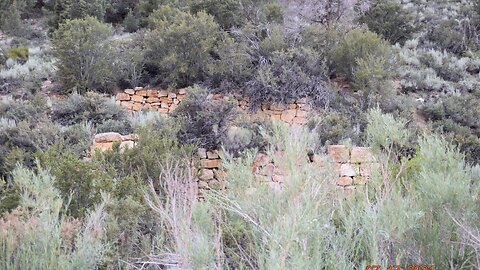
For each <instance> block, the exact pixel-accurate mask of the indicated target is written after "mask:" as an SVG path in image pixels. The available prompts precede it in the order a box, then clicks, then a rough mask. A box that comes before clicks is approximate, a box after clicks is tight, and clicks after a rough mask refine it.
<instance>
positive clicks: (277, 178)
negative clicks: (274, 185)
mask: <svg viewBox="0 0 480 270" xmlns="http://www.w3.org/2000/svg"><path fill="white" fill-rule="evenodd" d="M272 180H273V181H274V182H279V183H284V182H285V176H283V175H281V174H275V175H274V176H272Z"/></svg>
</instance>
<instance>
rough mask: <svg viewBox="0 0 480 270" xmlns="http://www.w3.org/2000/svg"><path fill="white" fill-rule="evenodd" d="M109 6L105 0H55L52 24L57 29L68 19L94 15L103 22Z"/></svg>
mask: <svg viewBox="0 0 480 270" xmlns="http://www.w3.org/2000/svg"><path fill="white" fill-rule="evenodd" d="M106 8H107V1H105V0H55V6H54V16H53V18H52V20H51V23H50V24H51V26H52V28H53V30H54V29H57V28H58V27H59V26H60V25H61V24H63V23H64V22H65V21H67V20H73V19H84V18H87V17H94V18H96V19H97V20H99V21H102V22H103V19H104V16H105V12H106Z"/></svg>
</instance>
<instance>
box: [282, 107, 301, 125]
mask: <svg viewBox="0 0 480 270" xmlns="http://www.w3.org/2000/svg"><path fill="white" fill-rule="evenodd" d="M296 113H297V112H296V110H293V109H289V110H284V111H283V112H282V116H281V117H280V119H281V120H282V121H284V122H287V123H291V122H292V120H293V118H295V115H296Z"/></svg>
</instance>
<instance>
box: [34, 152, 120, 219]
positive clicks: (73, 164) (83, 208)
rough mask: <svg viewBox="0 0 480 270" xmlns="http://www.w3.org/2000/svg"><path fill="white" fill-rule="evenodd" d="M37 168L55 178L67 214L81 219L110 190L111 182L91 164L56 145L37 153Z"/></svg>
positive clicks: (103, 172)
mask: <svg viewBox="0 0 480 270" xmlns="http://www.w3.org/2000/svg"><path fill="white" fill-rule="evenodd" d="M38 157H39V160H40V165H41V166H42V167H45V168H49V170H50V173H51V174H52V176H54V177H55V182H54V186H55V188H56V189H58V191H59V192H60V194H61V196H62V198H63V202H64V203H65V207H66V209H67V214H68V215H70V216H73V217H75V218H79V217H83V216H84V215H85V214H86V213H87V212H88V211H89V210H91V209H93V207H94V206H95V205H97V204H98V203H100V202H101V199H102V196H101V192H109V191H111V190H112V188H113V179H111V178H110V177H109V175H108V174H107V172H106V171H104V170H101V169H100V167H99V166H98V165H97V164H95V163H93V162H88V161H85V160H82V158H81V157H79V156H78V155H75V154H74V153H73V152H72V151H71V150H68V149H65V150H62V148H61V147H60V146H58V145H55V146H52V147H50V148H49V149H47V150H46V151H43V152H40V153H38Z"/></svg>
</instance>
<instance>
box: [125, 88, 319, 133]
mask: <svg viewBox="0 0 480 270" xmlns="http://www.w3.org/2000/svg"><path fill="white" fill-rule="evenodd" d="M186 94H187V93H186V91H185V89H178V90H175V91H168V90H157V89H144V88H142V87H136V88H135V89H126V90H125V91H123V92H121V93H118V94H117V95H116V102H117V104H119V105H121V106H124V107H125V108H126V109H127V110H128V111H129V112H134V111H141V110H155V111H159V112H160V113H162V114H165V115H167V114H168V113H170V112H172V111H174V110H175V109H176V108H177V107H178V105H179V104H180V103H181V102H182V100H184V99H185V97H186ZM209 98H211V99H213V100H226V101H233V102H235V103H236V104H237V106H238V108H239V109H241V110H243V111H244V112H245V113H247V114H249V115H250V116H251V117H252V118H257V117H258V118H260V117H264V118H272V119H277V120H280V121H283V122H285V123H288V124H290V125H304V124H306V123H307V120H308V116H309V114H310V111H311V108H310V106H309V105H308V102H307V99H305V98H303V99H299V100H296V101H295V102H293V103H289V104H275V103H264V104H262V105H261V106H260V109H259V110H258V111H256V112H255V113H251V110H250V108H251V101H250V98H248V97H247V98H244V97H240V96H232V95H230V96H225V95H222V94H212V95H210V96H209Z"/></svg>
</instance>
